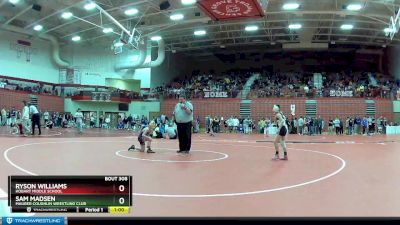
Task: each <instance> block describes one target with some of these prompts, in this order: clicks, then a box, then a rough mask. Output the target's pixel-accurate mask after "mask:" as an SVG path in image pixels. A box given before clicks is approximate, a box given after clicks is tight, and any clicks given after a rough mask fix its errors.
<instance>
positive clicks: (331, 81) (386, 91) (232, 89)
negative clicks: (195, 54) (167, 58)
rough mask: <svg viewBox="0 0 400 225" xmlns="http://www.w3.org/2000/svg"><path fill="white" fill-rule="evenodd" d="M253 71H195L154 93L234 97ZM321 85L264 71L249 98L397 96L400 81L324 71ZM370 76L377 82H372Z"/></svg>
mask: <svg viewBox="0 0 400 225" xmlns="http://www.w3.org/2000/svg"><path fill="white" fill-rule="evenodd" d="M251 75H252V73H250V72H243V73H240V72H236V73H234V72H231V73H227V74H221V75H220V76H218V75H215V74H211V73H209V74H194V75H192V76H190V77H187V76H185V77H184V78H182V79H175V80H174V81H173V82H171V83H169V84H167V85H163V86H159V87H156V88H154V89H153V93H157V94H161V95H163V96H165V97H168V98H177V97H178V96H179V95H182V94H184V95H186V96H189V97H190V98H203V97H204V92H205V91H214V92H222V91H223V92H227V97H232V98H235V97H237V95H238V93H240V91H241V90H243V87H244V84H245V83H246V81H247V79H248V78H249V77H250V76H251ZM321 75H322V81H321V85H317V84H316V82H315V81H314V73H307V72H303V73H300V72H290V73H289V72H285V73H283V72H282V73H268V72H263V73H261V75H260V76H259V78H258V79H256V80H255V81H254V83H253V85H252V86H251V88H250V90H249V96H248V97H249V98H264V97H330V96H331V95H332V93H331V92H332V91H335V92H337V91H340V92H341V91H351V94H350V96H346V97H372V98H376V97H379V98H395V96H396V94H397V91H398V90H399V87H400V81H395V80H394V79H393V78H389V77H388V76H384V75H382V74H378V73H367V72H349V71H346V72H344V71H343V72H340V73H322V74H321ZM370 76H371V77H373V78H372V79H374V80H375V81H376V83H375V82H371V79H370Z"/></svg>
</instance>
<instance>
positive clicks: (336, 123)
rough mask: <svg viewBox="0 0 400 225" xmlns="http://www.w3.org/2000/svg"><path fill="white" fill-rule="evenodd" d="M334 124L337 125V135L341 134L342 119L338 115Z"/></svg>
mask: <svg viewBox="0 0 400 225" xmlns="http://www.w3.org/2000/svg"><path fill="white" fill-rule="evenodd" d="M333 124H334V125H335V131H336V135H339V134H340V120H339V118H337V117H336V119H335V120H334V121H333Z"/></svg>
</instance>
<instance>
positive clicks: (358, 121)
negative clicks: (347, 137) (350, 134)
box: [354, 116, 361, 134]
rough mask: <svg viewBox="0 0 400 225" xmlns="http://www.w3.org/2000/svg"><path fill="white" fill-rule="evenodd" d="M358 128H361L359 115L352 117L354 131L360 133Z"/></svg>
mask: <svg viewBox="0 0 400 225" xmlns="http://www.w3.org/2000/svg"><path fill="white" fill-rule="evenodd" d="M360 128H361V118H360V117H359V116H356V117H355V119H354V133H355V134H360Z"/></svg>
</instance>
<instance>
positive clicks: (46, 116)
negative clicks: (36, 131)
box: [43, 111, 50, 124]
mask: <svg viewBox="0 0 400 225" xmlns="http://www.w3.org/2000/svg"><path fill="white" fill-rule="evenodd" d="M43 118H44V123H45V124H47V121H49V118H50V114H49V112H47V111H45V112H44V113H43Z"/></svg>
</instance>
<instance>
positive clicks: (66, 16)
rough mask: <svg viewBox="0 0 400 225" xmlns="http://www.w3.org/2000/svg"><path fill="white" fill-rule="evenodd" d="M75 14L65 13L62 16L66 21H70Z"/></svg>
mask: <svg viewBox="0 0 400 225" xmlns="http://www.w3.org/2000/svg"><path fill="white" fill-rule="evenodd" d="M73 15H74V14H72V13H71V12H63V14H61V17H62V18H64V19H69V18H71V17H72V16H73Z"/></svg>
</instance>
